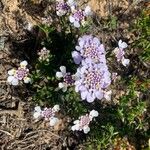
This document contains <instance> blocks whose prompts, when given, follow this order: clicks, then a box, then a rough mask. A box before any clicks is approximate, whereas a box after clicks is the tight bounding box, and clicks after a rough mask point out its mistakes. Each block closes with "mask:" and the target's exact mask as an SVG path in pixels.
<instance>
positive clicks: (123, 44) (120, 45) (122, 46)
mask: <svg viewBox="0 0 150 150" xmlns="http://www.w3.org/2000/svg"><path fill="white" fill-rule="evenodd" d="M118 46H119V48H122V49H124V48H127V47H128V45H127V43H126V42H122V40H119V42H118Z"/></svg>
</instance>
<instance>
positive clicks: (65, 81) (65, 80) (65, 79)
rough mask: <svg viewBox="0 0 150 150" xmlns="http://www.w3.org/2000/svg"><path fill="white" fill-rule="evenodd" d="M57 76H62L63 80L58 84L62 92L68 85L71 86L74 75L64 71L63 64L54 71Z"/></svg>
mask: <svg viewBox="0 0 150 150" xmlns="http://www.w3.org/2000/svg"><path fill="white" fill-rule="evenodd" d="M56 77H57V78H59V79H60V78H63V82H60V83H59V84H58V86H59V88H60V89H62V90H63V92H66V91H67V87H68V86H72V85H73V84H74V82H75V80H74V76H73V75H71V74H70V72H66V67H65V66H60V72H56Z"/></svg>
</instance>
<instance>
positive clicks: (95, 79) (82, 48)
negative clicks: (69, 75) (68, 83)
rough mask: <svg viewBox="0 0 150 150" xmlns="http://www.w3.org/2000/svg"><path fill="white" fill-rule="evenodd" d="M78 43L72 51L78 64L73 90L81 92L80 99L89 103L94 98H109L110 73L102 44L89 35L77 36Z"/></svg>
mask: <svg viewBox="0 0 150 150" xmlns="http://www.w3.org/2000/svg"><path fill="white" fill-rule="evenodd" d="M78 43H79V45H78V46H76V50H77V51H73V53H72V57H73V59H74V62H75V63H76V64H80V66H79V68H78V69H77V73H76V76H77V77H76V81H75V91H76V92H80V93H81V98H82V100H87V102H90V103H91V102H93V101H94V100H95V99H96V98H97V99H100V100H101V99H102V98H107V99H108V100H109V99H110V94H109V93H111V92H110V91H107V88H108V86H109V85H110V83H111V77H110V76H111V74H110V72H109V70H108V67H107V65H106V57H105V49H104V46H103V44H101V43H100V41H99V40H98V38H96V37H93V36H91V35H85V36H83V37H81V38H79V40H78ZM108 95H109V97H108Z"/></svg>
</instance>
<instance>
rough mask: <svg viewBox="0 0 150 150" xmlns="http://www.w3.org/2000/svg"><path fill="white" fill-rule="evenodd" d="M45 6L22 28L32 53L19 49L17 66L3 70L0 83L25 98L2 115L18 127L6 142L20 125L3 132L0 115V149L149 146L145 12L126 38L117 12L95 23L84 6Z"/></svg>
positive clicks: (68, 1) (67, 1)
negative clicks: (41, 14) (33, 21)
mask: <svg viewBox="0 0 150 150" xmlns="http://www.w3.org/2000/svg"><path fill="white" fill-rule="evenodd" d="M47 3H48V5H50V6H51V9H50V10H49V11H48V12H47V14H46V15H45V17H43V18H42V19H41V20H42V21H41V22H40V23H38V24H37V25H36V26H34V25H33V24H31V23H29V22H27V25H26V27H25V31H26V32H27V34H29V37H30V36H31V39H30V40H29V45H30V48H32V50H31V51H27V50H26V47H25V50H21V56H22V57H21V58H20V61H17V63H16V64H15V63H12V64H11V66H10V67H9V69H7V77H6V78H5V83H6V84H7V86H9V87H10V89H12V91H13V92H12V94H14V96H16V94H15V92H16V91H17V94H18V96H19V97H21V99H23V100H24V101H23V102H22V103H21V102H20V101H21V100H18V101H16V102H15V107H17V108H18V111H19V112H18V111H15V110H14V108H15V107H12V109H11V110H9V109H8V112H6V113H8V114H10V116H11V115H12V116H13V115H16V116H18V117H19V120H18V124H19V123H20V122H21V121H22V120H23V121H24V122H23V123H22V124H25V125H24V126H25V127H24V131H23V132H22V131H21V130H19V131H16V132H15V134H16V135H15V138H16V140H15V142H11V141H13V138H14V135H13V134H12V131H11V129H13V127H16V126H19V125H18V124H14V125H13V123H14V122H15V120H9V121H10V122H8V124H12V125H13V126H12V128H11V129H10V128H7V126H6V127H5V124H6V123H4V120H5V117H3V114H4V113H5V112H4V113H3V111H0V115H2V118H4V120H3V121H1V122H2V123H1V126H2V127H3V126H4V129H5V130H1V129H0V132H2V134H1V135H0V137H1V138H3V137H4V135H5V134H6V135H7V136H10V138H6V141H5V140H2V142H1V143H0V145H1V147H2V149H26V150H27V149H71V150H72V149H83V150H84V149H85V150H90V149H96V150H103V149H112V150H113V149H115V150H118V149H119V150H124V149H125V150H127V149H133V150H136V149H137V150H138V149H139V150H140V149H143V150H144V149H145V150H146V149H149V148H150V143H149V136H150V133H149V117H150V114H149V98H150V94H149V89H150V82H149V81H150V78H149V76H150V72H149V64H150V59H149V57H150V55H149V52H150V42H149V38H150V37H149V36H150V35H149V33H150V28H149V23H150V16H149V10H148V8H149V7H146V8H145V9H140V12H139V13H140V14H141V15H140V16H139V17H135V18H134V19H133V21H132V22H131V24H130V28H129V27H127V31H128V33H130V34H131V36H129V38H127V36H126V35H124V34H125V33H124V34H123V33H122V31H120V30H119V26H121V23H122V20H119V19H120V16H119V15H118V16H117V15H116V16H113V15H112V16H109V17H108V18H106V19H100V18H97V16H96V14H95V13H94V11H92V7H90V6H89V5H88V4H87V3H82V5H81V3H80V2H78V1H73V0H56V1H50V2H47ZM23 4H24V5H27V4H34V2H32V1H30V2H29V1H27V3H23ZM35 4H36V3H35ZM40 4H42V6H43V5H44V4H43V3H40ZM133 4H134V3H133ZM144 4H145V3H144ZM24 5H23V6H24ZM146 5H148V4H147V3H146ZM35 6H36V5H35ZM38 7H39V5H38ZM98 20H100V22H98ZM127 21H128V20H127ZM104 32H106V33H107V34H108V35H107V38H105V39H104V38H102V34H103V33H104ZM118 32H119V33H120V32H121V34H120V36H119V37H118V36H116V37H114V35H115V33H118ZM113 37H114V38H113ZM132 37H133V39H132ZM11 38H12V39H13V37H11ZM32 38H33V39H32ZM8 41H9V39H8ZM25 41H26V40H25ZM23 42H24V40H23ZM1 43H2V44H1V47H2V49H4V47H3V41H2V42H1ZM12 43H13V46H14V47H15V46H16V45H17V42H15V41H13V42H12ZM32 45H33V46H32ZM18 48H19V49H20V48H21V47H20V45H18V47H17V46H16V49H17V50H18ZM12 53H13V52H12ZM18 57H19V56H18ZM2 108H4V109H5V106H2ZM6 110H7V109H6ZM22 110H24V113H22ZM1 112H2V113H1ZM25 112H26V113H25ZM10 116H9V117H10ZM23 116H26V117H27V119H22V118H21V117H23ZM5 122H7V121H5ZM30 123H31V125H30ZM17 140H18V141H17ZM16 141H17V142H18V143H17V142H16ZM54 141H55V142H54ZM7 142H8V145H6V144H5V143H7ZM33 143H34V144H33Z"/></svg>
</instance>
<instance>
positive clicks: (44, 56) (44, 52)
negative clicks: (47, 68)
mask: <svg viewBox="0 0 150 150" xmlns="http://www.w3.org/2000/svg"><path fill="white" fill-rule="evenodd" d="M38 55H39V61H41V62H42V61H46V62H49V55H50V51H49V50H48V49H46V48H45V47H43V48H42V49H41V50H40V51H39V52H38Z"/></svg>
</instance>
